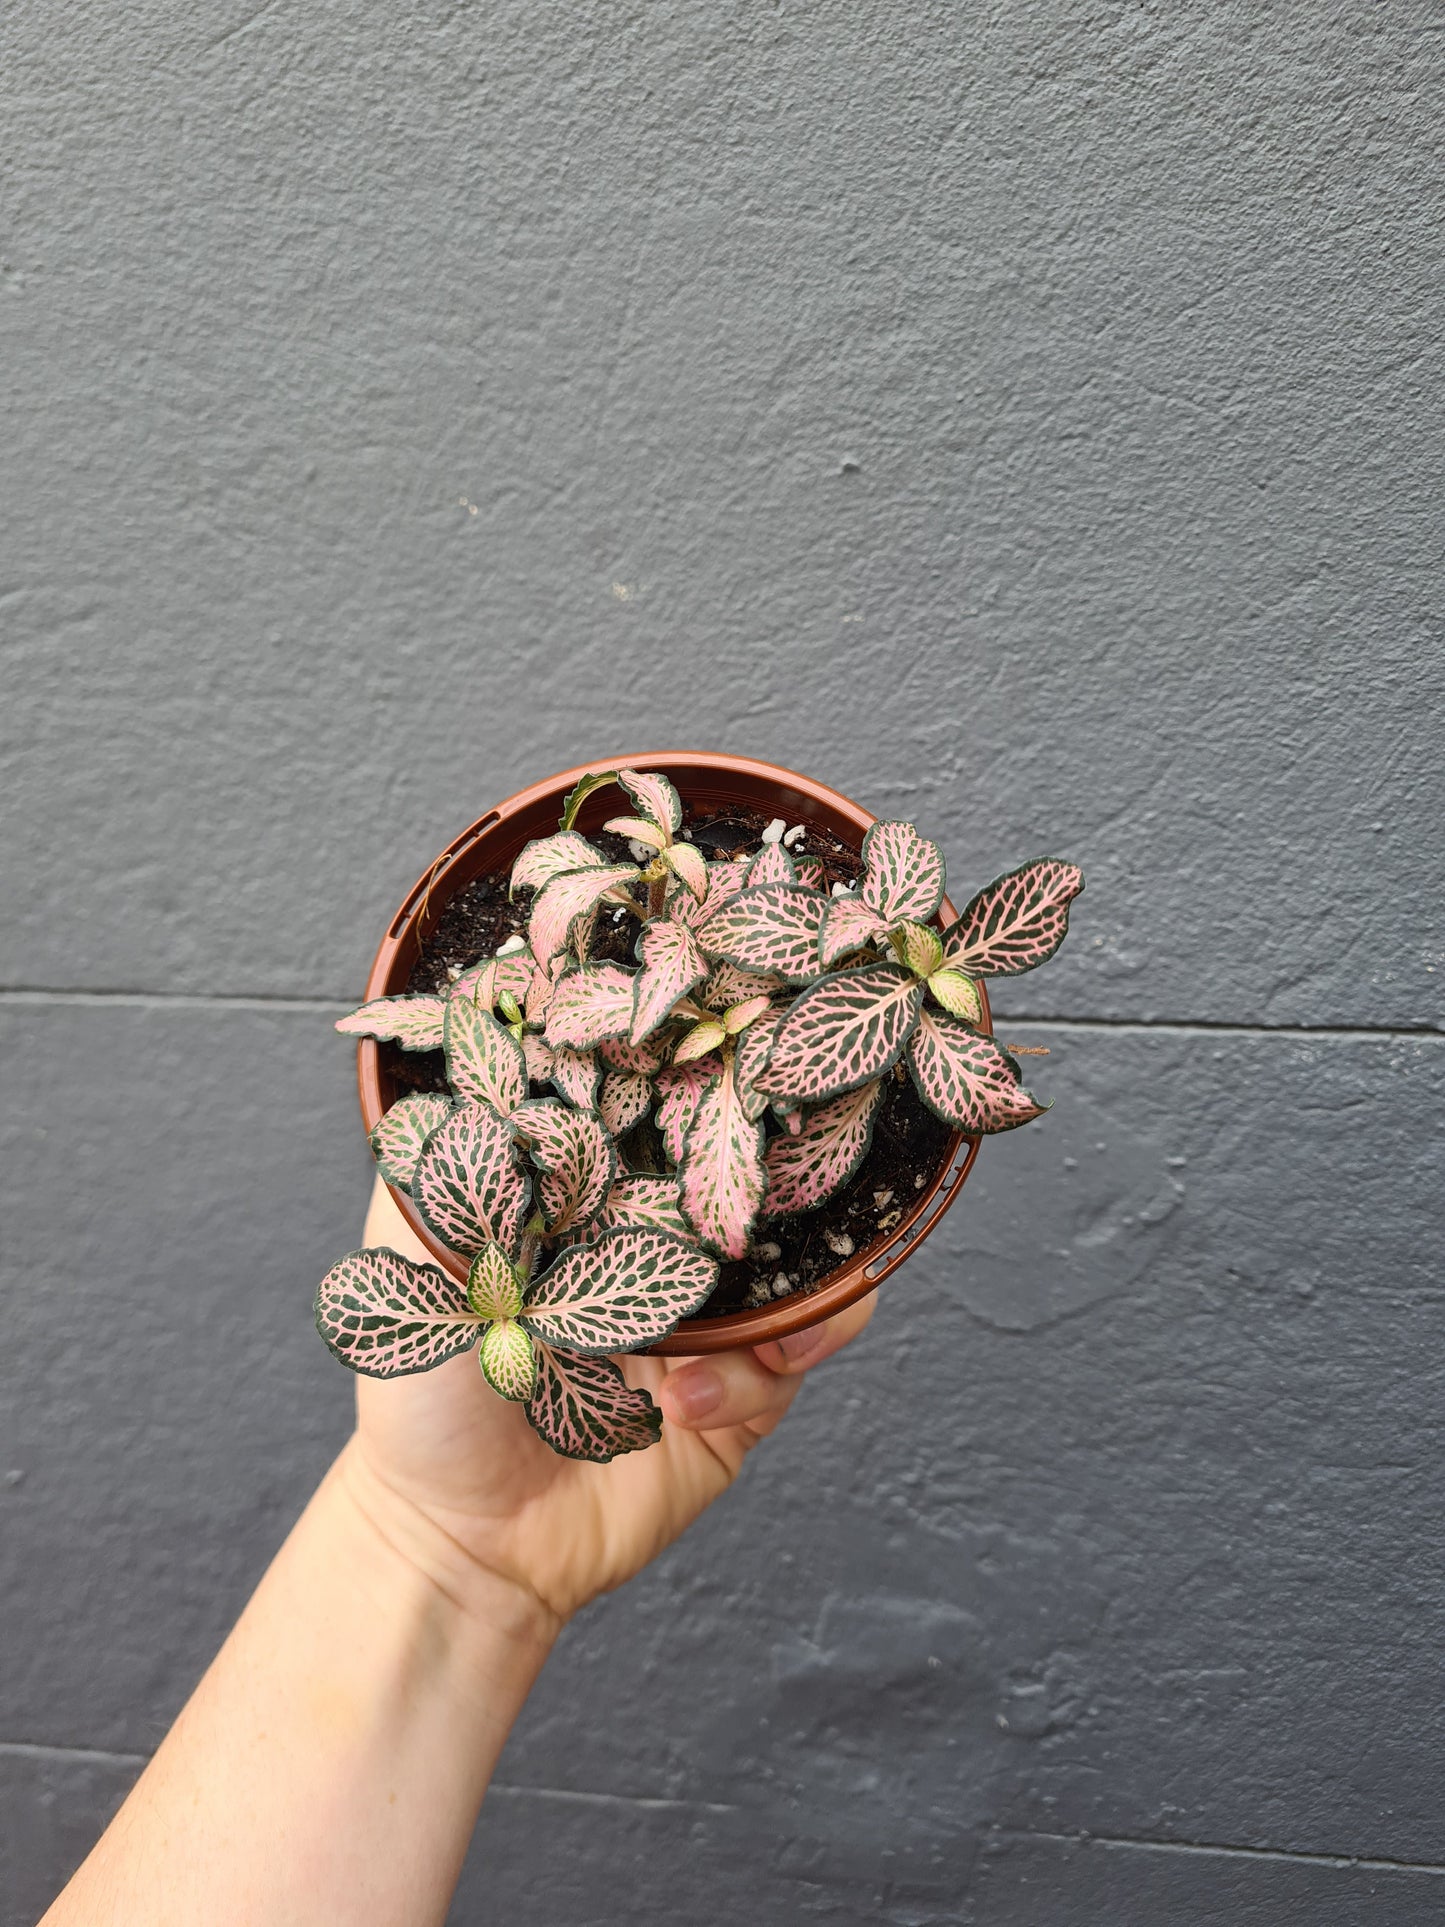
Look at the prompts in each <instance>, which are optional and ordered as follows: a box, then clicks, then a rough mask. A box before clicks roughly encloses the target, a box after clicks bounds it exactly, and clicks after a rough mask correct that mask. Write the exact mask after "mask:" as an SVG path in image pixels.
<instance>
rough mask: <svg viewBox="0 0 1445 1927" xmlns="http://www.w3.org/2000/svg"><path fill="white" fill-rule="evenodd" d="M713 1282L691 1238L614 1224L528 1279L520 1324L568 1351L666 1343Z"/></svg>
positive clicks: (708, 1262)
mask: <svg viewBox="0 0 1445 1927" xmlns="http://www.w3.org/2000/svg"><path fill="white" fill-rule="evenodd" d="M716 1282H717V1265H716V1264H715V1263H714V1262H713V1260H712V1259H711V1258H709V1257H708V1255H707V1253H706V1252H703V1251H699V1250H698V1248H697V1246H696V1245H695V1244H693V1243H692V1242H691V1240H689V1239H687V1238H679V1237H676V1236H675V1235H674V1234H673V1233H672V1232H670V1231H654V1230H653V1229H652V1228H651V1227H650V1226H647V1225H616V1226H614V1227H613V1228H612V1229H611V1230H610V1231H604V1232H602V1233H601V1234H600V1235H599V1236H598V1237H596V1238H594V1239H593V1240H592V1241H591V1243H590V1244H585V1245H579V1246H576V1247H574V1248H573V1249H571V1250H568V1251H564V1252H563V1253H562V1254H561V1256H560V1257H559V1258H558V1259H557V1261H556V1263H555V1264H553V1265H552V1266H551V1267H550V1268H549V1269H548V1270H547V1271H545V1272H543V1273H542V1275H541V1276H540V1277H539V1278H535V1279H534V1280H533V1281H532V1287H531V1289H530V1291H529V1292H528V1293H527V1302H526V1305H525V1306H524V1307H523V1310H522V1324H523V1325H524V1326H525V1327H526V1329H527V1330H528V1331H529V1332H531V1334H532V1335H533V1337H534V1338H540V1339H541V1340H542V1341H543V1342H544V1343H545V1344H548V1345H551V1346H554V1347H555V1346H560V1347H562V1348H563V1349H564V1350H565V1351H569V1352H583V1353H588V1354H595V1353H599V1352H631V1351H636V1350H637V1348H638V1347H639V1346H640V1345H651V1344H653V1343H654V1342H655V1341H656V1340H657V1339H659V1338H665V1337H666V1336H667V1334H668V1333H669V1332H670V1331H671V1330H672V1328H673V1326H674V1325H676V1324H677V1322H678V1320H679V1319H681V1318H686V1317H687V1316H688V1315H689V1314H690V1313H691V1312H694V1311H696V1310H697V1309H698V1307H699V1306H700V1305H702V1304H703V1303H704V1302H705V1301H706V1299H707V1298H708V1296H709V1294H710V1293H711V1291H712V1288H713V1286H714V1285H715V1284H716Z"/></svg>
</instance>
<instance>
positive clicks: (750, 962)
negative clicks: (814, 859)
mask: <svg viewBox="0 0 1445 1927" xmlns="http://www.w3.org/2000/svg"><path fill="white" fill-rule="evenodd" d="M827 908H828V899H827V897H825V896H820V895H819V893H818V892H817V891H816V890H805V889H803V888H802V887H801V886H800V885H798V884H795V883H765V884H764V885H763V886H762V887H761V888H760V889H756V890H754V889H747V890H742V891H739V893H738V895H737V896H735V897H734V898H733V899H732V901H731V902H729V903H725V904H724V905H723V907H722V909H721V910H719V911H717V912H716V913H715V914H714V915H713V916H710V917H709V918H708V919H707V921H706V922H705V923H704V924H703V926H702V928H701V929H700V930H699V931H698V941H699V942H700V943H701V945H702V947H703V949H704V950H706V951H707V952H708V953H709V955H711V956H714V957H721V958H723V959H724V960H725V961H726V962H728V963H732V964H737V965H739V966H740V967H741V968H742V969H744V970H761V971H769V972H772V973H773V974H775V975H776V976H779V977H781V978H783V980H784V981H785V982H786V983H791V984H805V983H807V982H808V981H809V979H810V978H812V977H815V976H816V975H817V974H818V932H819V929H820V928H821V926H822V922H823V915H824V912H825V911H826V910H827Z"/></svg>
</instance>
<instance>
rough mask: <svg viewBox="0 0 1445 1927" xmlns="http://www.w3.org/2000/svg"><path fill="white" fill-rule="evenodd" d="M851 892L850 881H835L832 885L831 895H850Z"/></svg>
mask: <svg viewBox="0 0 1445 1927" xmlns="http://www.w3.org/2000/svg"><path fill="white" fill-rule="evenodd" d="M852 894H853V886H852V884H851V883H835V884H834V885H833V895H834V896H835V897H851V896H852Z"/></svg>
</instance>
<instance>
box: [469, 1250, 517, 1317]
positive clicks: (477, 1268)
mask: <svg viewBox="0 0 1445 1927" xmlns="http://www.w3.org/2000/svg"><path fill="white" fill-rule="evenodd" d="M467 1302H468V1304H470V1306H471V1308H472V1310H473V1311H474V1312H475V1313H476V1314H477V1316H478V1318H487V1319H492V1318H515V1317H516V1316H517V1314H518V1312H520V1311H521V1309H522V1287H521V1284H520V1282H519V1280H518V1277H517V1268H516V1266H515V1265H514V1264H513V1263H512V1261H511V1259H510V1258H509V1257H508V1256H507V1254H506V1252H505V1251H503V1249H502V1247H501V1246H500V1245H483V1246H482V1248H481V1250H480V1251H479V1252H478V1253H477V1255H476V1257H475V1258H473V1260H472V1262H471V1265H470V1267H469V1269H468V1271H467Z"/></svg>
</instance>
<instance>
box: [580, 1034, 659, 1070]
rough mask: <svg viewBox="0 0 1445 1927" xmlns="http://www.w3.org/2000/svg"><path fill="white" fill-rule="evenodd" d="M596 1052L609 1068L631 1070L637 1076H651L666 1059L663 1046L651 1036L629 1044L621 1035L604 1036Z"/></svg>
mask: <svg viewBox="0 0 1445 1927" xmlns="http://www.w3.org/2000/svg"><path fill="white" fill-rule="evenodd" d="M597 1054H598V1056H599V1057H600V1058H601V1059H602V1061H603V1063H604V1064H605V1065H606V1066H607V1068H608V1069H609V1070H614V1071H632V1072H633V1073H634V1074H635V1075H636V1076H638V1077H651V1076H653V1075H654V1073H655V1072H657V1071H660V1070H661V1069H662V1067H663V1065H664V1063H666V1061H667V1052H666V1049H665V1047H664V1046H663V1045H662V1044H659V1043H658V1042H656V1040H655V1039H652V1038H649V1039H647V1041H646V1042H645V1043H641V1044H629V1043H627V1042H626V1041H625V1040H624V1039H623V1038H621V1037H604V1038H603V1040H602V1042H601V1043H600V1044H599V1045H598V1047H597Z"/></svg>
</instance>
